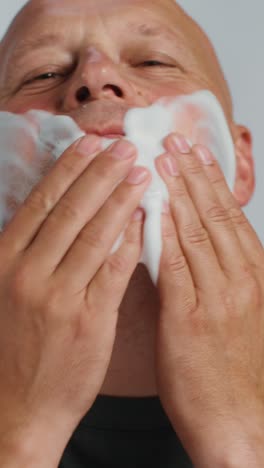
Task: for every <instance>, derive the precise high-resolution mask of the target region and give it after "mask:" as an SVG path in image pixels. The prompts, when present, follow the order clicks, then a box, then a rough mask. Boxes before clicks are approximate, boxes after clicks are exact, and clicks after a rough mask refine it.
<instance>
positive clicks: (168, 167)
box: [162, 156, 180, 177]
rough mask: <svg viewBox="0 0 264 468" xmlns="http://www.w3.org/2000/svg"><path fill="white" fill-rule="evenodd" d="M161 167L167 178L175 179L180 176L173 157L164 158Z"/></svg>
mask: <svg viewBox="0 0 264 468" xmlns="http://www.w3.org/2000/svg"><path fill="white" fill-rule="evenodd" d="M162 164H163V167H164V169H165V171H166V172H167V174H168V175H169V176H173V177H176V176H178V175H180V172H179V169H178V164H177V161H176V159H175V158H174V157H173V156H166V158H164V160H163V161H162Z"/></svg>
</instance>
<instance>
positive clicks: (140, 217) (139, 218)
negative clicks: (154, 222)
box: [131, 208, 144, 221]
mask: <svg viewBox="0 0 264 468" xmlns="http://www.w3.org/2000/svg"><path fill="white" fill-rule="evenodd" d="M143 218H144V211H143V210H142V209H141V208H137V209H136V211H134V214H133V215H132V218H131V219H132V221H142V220H143Z"/></svg>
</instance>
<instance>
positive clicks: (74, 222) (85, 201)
mask: <svg viewBox="0 0 264 468" xmlns="http://www.w3.org/2000/svg"><path fill="white" fill-rule="evenodd" d="M124 144H125V142H124V141H121V140H120V141H119V142H117V143H115V144H114V145H112V148H110V149H107V150H106V151H103V152H102V153H101V154H100V155H98V156H97V157H96V158H94V160H93V161H92V162H91V163H90V165H89V166H88V168H87V169H86V170H85V171H84V172H83V173H82V174H81V175H80V177H79V178H78V179H77V180H76V181H75V183H74V184H73V185H72V186H71V187H70V188H69V190H68V192H67V193H66V194H65V195H64V197H62V199H61V200H60V202H59V203H58V204H57V205H56V207H55V208H54V210H53V212H52V213H51V214H50V215H49V217H48V218H47V220H46V222H45V224H44V225H43V227H42V229H41V231H40V232H39V234H38V236H37V238H36V240H35V242H34V243H33V244H32V246H31V247H30V249H29V251H28V254H29V255H30V257H31V258H33V257H34V258H36V259H38V260H37V261H38V264H39V267H40V268H41V270H42V271H43V272H44V271H45V272H46V274H47V275H50V274H52V272H53V271H54V270H55V269H56V268H57V266H58V264H59V263H60V262H61V260H62V259H63V257H64V256H65V254H66V253H67V251H68V250H69V248H70V247H71V245H72V243H73V242H74V241H75V239H76V237H77V236H78V234H79V233H80V232H81V230H82V229H83V228H84V226H85V225H86V223H87V222H88V221H90V220H91V219H92V218H93V217H94V216H95V214H96V213H97V212H98V210H99V209H100V208H101V207H102V205H103V204H104V202H105V200H106V199H107V198H108V197H109V196H110V194H111V193H112V192H113V190H114V188H115V187H116V186H117V184H118V183H119V182H120V180H122V179H124V178H125V177H126V176H127V174H128V173H129V171H130V169H131V167H132V165H133V164H134V162H135V160H136V155H137V152H136V148H135V147H134V145H132V144H130V143H128V142H127V145H128V156H129V157H128V158H126V159H121V157H120V152H119V148H120V145H121V151H122V152H124V150H123V146H124ZM47 252H48V253H49V255H47Z"/></svg>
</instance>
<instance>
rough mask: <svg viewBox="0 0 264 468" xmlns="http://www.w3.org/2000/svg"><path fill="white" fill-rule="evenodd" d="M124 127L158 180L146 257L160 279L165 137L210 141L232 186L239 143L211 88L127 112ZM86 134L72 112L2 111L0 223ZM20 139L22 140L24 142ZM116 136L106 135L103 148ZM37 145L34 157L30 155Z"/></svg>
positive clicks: (149, 202)
mask: <svg viewBox="0 0 264 468" xmlns="http://www.w3.org/2000/svg"><path fill="white" fill-rule="evenodd" d="M32 122H34V124H32ZM14 127H15V133H14ZM124 130H125V132H126V137H125V138H126V139H127V140H130V141H131V142H133V143H134V144H135V145H136V147H137V149H138V159H137V162H136V164H139V165H143V166H147V167H148V168H149V169H150V171H151V173H152V183H151V184H150V186H149V188H148V190H147V192H146V193H145V195H144V197H143V199H142V201H141V206H142V207H143V208H144V210H145V212H146V220H145V225H144V245H143V251H142V257H141V262H142V263H144V264H145V265H146V267H147V268H148V271H149V274H150V276H151V278H152V280H153V283H154V284H157V280H158V274H159V264H160V258H161V253H162V231H161V213H162V207H163V201H167V202H169V194H168V190H167V187H166V185H165V183H164V182H163V180H162V178H161V177H160V176H159V174H158V172H157V170H156V168H155V159H156V157H158V156H159V155H160V154H162V153H164V147H163V144H162V142H163V140H164V138H165V137H166V136H167V135H168V134H169V133H171V132H173V131H179V132H180V133H183V134H184V135H185V136H186V137H187V138H188V139H189V140H191V142H192V143H193V144H194V143H201V144H205V145H206V146H207V147H208V148H209V149H210V150H211V151H212V152H213V154H214V155H215V156H216V158H217V159H218V161H219V163H220V165H221V167H222V169H223V172H224V174H225V177H226V180H227V182H228V184H229V187H230V189H231V190H232V189H233V187H234V181H235V170H236V158H235V151H234V145H233V141H232V138H231V134H230V131H229V128H228V125H227V122H226V119H225V115H224V112H223V110H222V108H221V106H220V104H219V103H218V101H217V99H216V98H215V96H214V95H213V94H212V93H210V92H209V91H199V92H196V93H194V94H192V95H187V96H180V97H177V98H175V99H173V100H172V99H171V98H170V99H168V98H163V99H160V100H159V101H157V102H156V103H154V104H153V105H152V106H150V107H146V108H138V109H137V108H135V109H131V110H130V111H128V112H127V114H126V117H125V125H124ZM19 133H20V134H21V135H22V136H23V135H24V140H23V138H22V137H21V138H20V140H19V139H18V136H17V135H18V134H19ZM14 135H15V140H14ZM83 135H84V132H83V131H81V130H80V128H79V127H78V126H77V124H76V123H75V122H74V121H73V120H72V119H71V118H70V117H67V116H54V115H52V114H50V113H48V112H45V111H35V110H34V111H29V112H27V113H26V114H25V115H24V116H21V115H19V116H18V115H15V114H11V113H8V112H0V141H1V155H0V174H1V175H0V227H4V225H5V224H6V223H7V222H8V221H9V220H10V219H11V218H12V216H13V214H14V212H15V208H14V207H17V205H19V204H21V203H23V202H24V200H25V199H26V197H27V196H28V194H29V193H30V191H31V190H32V188H33V187H34V185H36V184H37V183H38V182H39V180H40V178H41V176H43V175H44V174H45V172H46V171H47V170H48V169H49V168H50V167H51V166H52V164H54V162H55V161H56V159H58V158H59V157H60V156H61V155H62V153H63V152H64V151H65V150H66V149H67V148H68V147H69V146H70V145H71V144H72V143H73V142H74V141H76V140H77V139H78V138H80V137H81V136H83ZM15 141H19V145H18V144H17V145H16V144H15V143H14V142H15ZM21 141H22V142H23V141H25V143H26V144H25V146H27V145H28V144H29V143H28V142H30V145H31V148H30V150H31V153H30V151H29V150H28V151H27V150H26V148H23V144H22V145H21ZM113 141H115V140H109V139H102V146H103V148H104V149H105V148H107V147H108V146H110V144H112V143H113ZM32 150H33V154H34V159H31V160H28V154H32ZM17 172H18V173H19V174H21V175H22V176H21V175H20V178H19V180H16V178H15V175H17ZM10 197H11V198H10ZM10 200H11V201H12V202H13V203H11V205H12V204H13V208H12V207H10ZM122 239H123V234H121V236H119V238H118V239H117V242H116V243H115V245H114V246H113V249H112V251H111V252H114V251H116V249H117V248H118V247H119V245H120V243H121V242H122Z"/></svg>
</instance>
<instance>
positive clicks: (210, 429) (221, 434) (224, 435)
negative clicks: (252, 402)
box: [175, 403, 264, 468]
mask: <svg viewBox="0 0 264 468" xmlns="http://www.w3.org/2000/svg"><path fill="white" fill-rule="evenodd" d="M256 406H257V407H258V411H256V412H255V411H253V409H252V408H250V410H249V411H246V412H245V411H244V410H243V412H241V413H239V414H238V416H237V417H234V416H233V417H232V419H231V418H230V417H229V418H223V419H222V418H218V417H217V415H216V416H215V418H214V421H212V422H211V423H206V421H203V419H202V418H201V421H199V423H198V424H195V421H193V423H194V424H193V425H192V428H191V431H189V430H186V428H185V429H184V430H183V431H182V432H181V430H179V426H177V428H176V427H175V430H176V432H177V433H178V435H179V437H180V438H181V440H182V443H183V445H184V447H185V449H186V451H187V452H188V454H189V456H190V457H191V459H192V461H193V464H194V466H195V468H211V467H212V466H213V467H215V468H248V467H250V468H263V467H264V407H263V405H262V403H261V404H257V405H256Z"/></svg>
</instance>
